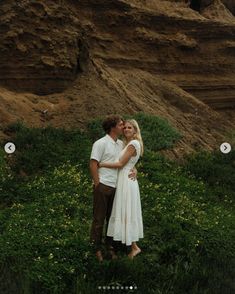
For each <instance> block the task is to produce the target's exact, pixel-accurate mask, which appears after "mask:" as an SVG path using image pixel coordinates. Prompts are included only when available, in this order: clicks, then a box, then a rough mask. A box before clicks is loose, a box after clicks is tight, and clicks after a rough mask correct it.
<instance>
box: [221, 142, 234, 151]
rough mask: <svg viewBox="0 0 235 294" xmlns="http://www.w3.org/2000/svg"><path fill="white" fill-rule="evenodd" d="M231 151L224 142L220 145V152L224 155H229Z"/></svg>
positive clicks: (228, 145)
mask: <svg viewBox="0 0 235 294" xmlns="http://www.w3.org/2000/svg"><path fill="white" fill-rule="evenodd" d="M231 150H232V148H231V145H230V144H229V143H227V142H224V143H222V144H221V145H220V151H221V152H222V153H224V154H227V153H229V152H230V151H231Z"/></svg>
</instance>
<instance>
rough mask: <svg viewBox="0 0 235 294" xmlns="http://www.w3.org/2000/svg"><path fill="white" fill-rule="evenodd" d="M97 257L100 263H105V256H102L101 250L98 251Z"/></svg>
mask: <svg viewBox="0 0 235 294" xmlns="http://www.w3.org/2000/svg"><path fill="white" fill-rule="evenodd" d="M95 255H96V257H97V259H98V261H99V262H102V261H103V255H102V252H101V251H100V250H99V251H97V252H96V254H95Z"/></svg>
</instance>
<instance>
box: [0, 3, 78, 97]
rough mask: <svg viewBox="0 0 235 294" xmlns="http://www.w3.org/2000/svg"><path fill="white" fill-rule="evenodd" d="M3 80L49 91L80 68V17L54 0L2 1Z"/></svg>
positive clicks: (0, 67) (12, 85) (0, 61)
mask: <svg viewBox="0 0 235 294" xmlns="http://www.w3.org/2000/svg"><path fill="white" fill-rule="evenodd" d="M0 11H1V16H0V32H1V39H0V54H1V57H0V82H1V84H2V85H6V86H8V87H10V88H11V89H16V90H27V91H31V92H34V93H38V94H48V93H52V92H57V91H61V90H63V89H64V88H65V87H67V86H68V84H69V82H70V81H71V80H73V79H74V77H75V76H76V72H77V71H79V70H80V69H79V62H78V58H79V54H80V48H79V40H80V39H81V31H80V29H79V25H78V19H77V18H75V17H74V16H73V15H72V13H71V11H70V10H69V9H68V7H62V6H61V5H59V4H56V3H55V1H31V0H24V1H12V0H9V1H1V3H0Z"/></svg>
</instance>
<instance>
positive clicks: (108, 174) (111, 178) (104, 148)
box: [91, 134, 123, 188]
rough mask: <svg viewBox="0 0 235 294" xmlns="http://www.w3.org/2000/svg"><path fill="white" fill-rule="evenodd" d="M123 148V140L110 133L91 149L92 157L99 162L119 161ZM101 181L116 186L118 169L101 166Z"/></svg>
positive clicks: (99, 171)
mask: <svg viewBox="0 0 235 294" xmlns="http://www.w3.org/2000/svg"><path fill="white" fill-rule="evenodd" d="M122 149H123V142H122V141H121V140H119V139H117V141H114V140H113V139H112V138H111V137H110V136H109V135H108V134H107V135H106V136H104V137H102V138H101V139H99V140H97V141H96V142H95V143H94V144H93V146H92V151H91V159H95V160H97V161H98V162H117V161H118V159H119V154H120V152H121V151H122ZM98 174H99V180H100V183H102V184H104V185H107V186H110V187H114V188H115V187H116V182H117V175H118V169H117V168H106V167H101V168H99V169H98Z"/></svg>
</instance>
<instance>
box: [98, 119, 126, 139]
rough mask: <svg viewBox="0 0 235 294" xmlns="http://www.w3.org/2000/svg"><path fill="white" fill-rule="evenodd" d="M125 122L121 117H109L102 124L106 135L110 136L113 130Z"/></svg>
mask: <svg viewBox="0 0 235 294" xmlns="http://www.w3.org/2000/svg"><path fill="white" fill-rule="evenodd" d="M121 120H122V121H124V120H123V118H122V117H121V116H120V115H109V116H107V117H106V118H105V120H104V121H103V123H102V127H103V129H104V131H105V133H106V134H109V133H110V131H111V129H112V128H115V127H116V125H117V124H118V123H119V122H120V121H121Z"/></svg>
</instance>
